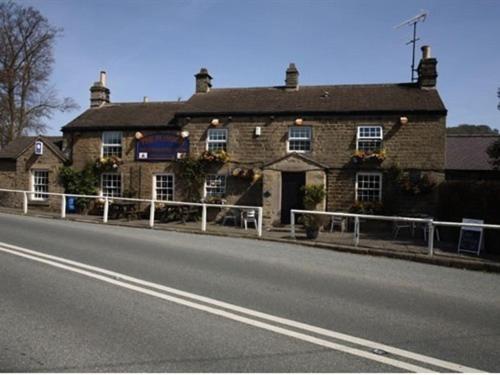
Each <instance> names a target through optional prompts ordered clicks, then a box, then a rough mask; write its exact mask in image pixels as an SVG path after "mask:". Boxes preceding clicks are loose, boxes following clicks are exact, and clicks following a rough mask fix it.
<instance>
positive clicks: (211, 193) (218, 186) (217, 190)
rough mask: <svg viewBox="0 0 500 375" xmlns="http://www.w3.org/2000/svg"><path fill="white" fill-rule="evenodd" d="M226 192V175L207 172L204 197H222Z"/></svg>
mask: <svg viewBox="0 0 500 375" xmlns="http://www.w3.org/2000/svg"><path fill="white" fill-rule="evenodd" d="M225 194H226V176H224V175H220V174H217V175H216V174H209V175H207V177H206V179H205V197H223V196H224V195H225Z"/></svg>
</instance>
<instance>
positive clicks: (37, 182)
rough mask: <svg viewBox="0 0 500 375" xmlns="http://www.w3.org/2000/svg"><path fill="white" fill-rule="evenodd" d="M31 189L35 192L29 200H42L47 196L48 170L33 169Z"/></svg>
mask: <svg viewBox="0 0 500 375" xmlns="http://www.w3.org/2000/svg"><path fill="white" fill-rule="evenodd" d="M31 190H32V191H34V192H35V193H34V194H32V195H31V200H34V201H44V200H46V199H47V198H48V197H49V196H48V195H47V194H43V193H47V192H48V191H49V172H48V171H33V172H32V175H31Z"/></svg>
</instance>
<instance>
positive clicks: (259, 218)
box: [0, 189, 262, 237]
mask: <svg viewBox="0 0 500 375" xmlns="http://www.w3.org/2000/svg"><path fill="white" fill-rule="evenodd" d="M0 192H7V193H20V194H23V213H24V214H27V213H28V202H29V199H28V195H34V194H40V195H47V196H58V197H61V215H60V216H61V218H62V219H64V218H66V199H67V197H75V198H86V199H96V200H100V201H102V202H103V203H104V210H103V217H102V222H103V223H107V222H108V216H109V204H110V202H113V200H117V201H118V200H120V201H129V202H138V203H149V204H150V211H149V227H150V228H153V227H154V225H155V206H156V203H160V204H164V205H166V206H168V205H171V206H192V207H201V212H202V213H201V230H202V231H203V232H206V231H207V208H208V207H216V208H221V209H222V208H234V209H239V210H255V211H257V227H256V230H257V235H258V236H259V237H262V207H259V206H240V205H234V204H215V203H198V202H179V201H166V200H160V199H140V198H122V197H113V198H111V197H104V196H100V195H83V194H63V193H50V192H35V191H27V190H14V189H0Z"/></svg>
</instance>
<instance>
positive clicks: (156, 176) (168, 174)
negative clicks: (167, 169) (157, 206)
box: [153, 173, 175, 201]
mask: <svg viewBox="0 0 500 375" xmlns="http://www.w3.org/2000/svg"><path fill="white" fill-rule="evenodd" d="M158 176H170V177H171V178H172V199H168V197H167V199H161V200H167V201H173V200H175V175H174V174H173V173H155V174H154V175H153V199H154V200H157V199H158V191H157V189H158V186H157V185H156V183H157V181H158ZM167 195H168V193H167Z"/></svg>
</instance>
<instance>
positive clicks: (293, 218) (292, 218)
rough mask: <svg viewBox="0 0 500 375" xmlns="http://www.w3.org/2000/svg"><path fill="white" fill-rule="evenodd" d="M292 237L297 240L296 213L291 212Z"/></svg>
mask: <svg viewBox="0 0 500 375" xmlns="http://www.w3.org/2000/svg"><path fill="white" fill-rule="evenodd" d="M290 237H291V238H295V212H294V211H293V210H291V211H290Z"/></svg>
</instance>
